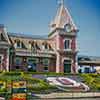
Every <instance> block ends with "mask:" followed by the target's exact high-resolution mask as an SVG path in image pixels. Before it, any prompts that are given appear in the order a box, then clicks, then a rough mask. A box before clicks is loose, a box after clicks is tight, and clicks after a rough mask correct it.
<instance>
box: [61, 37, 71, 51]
mask: <svg viewBox="0 0 100 100" xmlns="http://www.w3.org/2000/svg"><path fill="white" fill-rule="evenodd" d="M66 40H67V41H69V48H65V41H66ZM71 41H72V40H71V39H68V38H67V39H64V41H63V43H64V50H71Z"/></svg>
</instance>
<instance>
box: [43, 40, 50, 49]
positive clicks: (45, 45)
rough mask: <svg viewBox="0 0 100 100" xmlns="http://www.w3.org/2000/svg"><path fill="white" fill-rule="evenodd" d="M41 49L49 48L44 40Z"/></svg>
mask: <svg viewBox="0 0 100 100" xmlns="http://www.w3.org/2000/svg"><path fill="white" fill-rule="evenodd" d="M42 45H43V50H48V49H49V45H48V43H47V42H44V43H43V44H42Z"/></svg>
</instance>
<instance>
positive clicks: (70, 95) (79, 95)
mask: <svg viewBox="0 0 100 100" xmlns="http://www.w3.org/2000/svg"><path fill="white" fill-rule="evenodd" d="M36 96H37V97H40V98H45V99H46V98H47V99H54V98H55V99H57V98H58V99H64V98H92V97H93V98H94V97H98V98H100V92H87V93H65V92H61V93H51V94H36ZM95 100H96V99H95Z"/></svg>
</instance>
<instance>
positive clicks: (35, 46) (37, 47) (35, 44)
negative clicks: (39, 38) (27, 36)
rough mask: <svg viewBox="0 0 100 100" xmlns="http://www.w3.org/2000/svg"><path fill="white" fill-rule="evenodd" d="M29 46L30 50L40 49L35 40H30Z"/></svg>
mask: <svg viewBox="0 0 100 100" xmlns="http://www.w3.org/2000/svg"><path fill="white" fill-rule="evenodd" d="M31 46H32V48H31V49H32V50H40V48H39V46H38V44H37V42H32V44H31Z"/></svg>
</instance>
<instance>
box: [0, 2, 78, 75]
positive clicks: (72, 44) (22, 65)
mask: <svg viewBox="0 0 100 100" xmlns="http://www.w3.org/2000/svg"><path fill="white" fill-rule="evenodd" d="M77 32H78V29H77V27H76V26H75V24H74V22H73V20H72V17H71V16H70V14H69V11H68V9H67V8H66V7H65V6H64V3H61V4H60V5H59V8H58V10H57V14H56V16H55V18H54V19H53V20H52V22H51V23H50V33H49V35H48V36H47V37H41V36H38V37H37V36H33V35H32V36H29V35H27V36H26V35H24V34H21V33H20V34H19V33H18V34H17V33H16V34H15V33H8V32H6V30H5V28H4V26H2V25H1V26H0V70H1V71H2V70H6V71H9V70H16V69H17V70H23V71H36V72H57V73H60V72H61V73H63V72H64V73H76V72H77V65H76V63H77V62H76V56H77V46H76V37H77Z"/></svg>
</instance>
